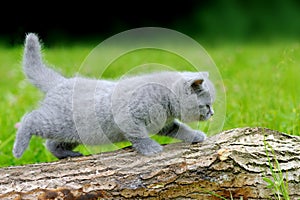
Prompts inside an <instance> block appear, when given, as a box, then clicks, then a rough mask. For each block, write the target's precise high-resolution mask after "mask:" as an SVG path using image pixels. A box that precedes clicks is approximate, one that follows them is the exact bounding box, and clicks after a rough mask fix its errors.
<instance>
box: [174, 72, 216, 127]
mask: <svg viewBox="0 0 300 200" xmlns="http://www.w3.org/2000/svg"><path fill="white" fill-rule="evenodd" d="M181 76H182V79H181V81H179V82H180V85H181V87H179V88H180V89H179V91H178V92H179V95H180V97H179V99H180V118H181V120H182V121H183V122H192V121H204V120H208V119H209V118H211V116H213V114H214V111H213V108H212V104H213V102H214V100H215V89H214V86H213V84H212V82H211V81H210V80H209V78H208V77H209V74H208V72H182V73H181Z"/></svg>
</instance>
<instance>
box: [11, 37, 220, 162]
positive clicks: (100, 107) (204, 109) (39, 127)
mask: <svg viewBox="0 0 300 200" xmlns="http://www.w3.org/2000/svg"><path fill="white" fill-rule="evenodd" d="M23 69H24V72H25V74H26V76H27V77H28V79H29V81H30V82H31V83H32V84H33V85H35V86H36V87H38V88H39V89H41V90H42V91H43V92H44V93H45V98H44V100H43V101H42V102H41V103H40V106H39V108H37V109H36V110H33V111H32V112H30V113H27V114H25V115H24V116H23V118H22V121H21V125H20V127H19V129H18V131H17V135H16V138H15V142H14V147H13V154H14V156H15V157H17V158H19V157H21V156H22V154H23V153H24V151H25V150H26V148H27V147H28V144H29V141H30V138H31V136H32V135H38V136H40V137H42V138H45V139H46V147H47V149H48V150H49V151H50V152H51V153H52V154H53V155H54V156H56V157H57V158H59V159H61V158H66V157H75V156H81V155H82V154H81V153H79V152H75V151H73V149H74V148H75V147H76V146H77V145H79V144H87V145H100V144H104V143H113V142H118V141H123V140H129V141H130V142H131V143H132V146H133V147H134V148H135V149H136V150H137V151H138V152H139V153H141V154H144V155H153V154H156V153H159V152H161V151H162V150H163V148H162V146H161V145H160V144H159V143H157V142H156V141H154V140H152V139H151V138H150V134H156V133H158V134H160V135H166V136H170V137H174V138H177V139H180V140H182V141H185V142H202V141H203V140H205V138H206V135H205V134H204V133H203V132H201V131H198V130H193V129H191V128H190V127H189V126H187V125H186V124H184V123H187V122H192V121H199V120H200V121H203V120H207V119H209V118H210V117H211V116H212V115H213V113H214V112H213V109H212V103H213V102H214V99H215V90H214V87H213V84H212V82H211V81H210V80H209V78H208V73H207V72H171V71H166V72H157V73H152V74H145V75H137V76H131V77H125V78H121V79H119V80H115V81H112V80H97V79H90V78H84V77H72V78H66V77H64V76H62V75H61V74H60V73H58V72H56V71H54V70H53V69H50V68H48V67H47V66H46V65H45V64H44V62H43V59H42V55H41V45H40V43H39V39H38V37H37V35H35V34H33V33H30V34H27V36H26V40H25V48H24V56H23Z"/></svg>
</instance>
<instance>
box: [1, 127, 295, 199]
mask: <svg viewBox="0 0 300 200" xmlns="http://www.w3.org/2000/svg"><path fill="white" fill-rule="evenodd" d="M264 136H266V137H264ZM264 138H266V141H267V142H268V143H269V144H270V145H271V146H272V147H273V148H274V150H275V154H276V159H277V160H278V162H279V164H280V166H281V169H282V171H283V172H284V175H285V176H286V177H287V178H288V181H289V193H290V197H291V199H292V200H293V199H298V198H300V137H297V136H291V135H287V134H284V133H280V132H277V131H274V130H270V129H266V128H237V129H233V130H228V131H224V132H222V133H220V134H218V135H215V136H212V137H210V138H208V139H207V140H206V141H205V142H203V143H198V144H186V143H174V144H169V145H165V146H164V152H163V153H160V154H159V155H155V156H150V157H146V156H142V155H139V154H137V153H136V152H135V151H133V150H132V149H131V148H126V149H122V150H117V151H113V152H106V153H101V154H97V155H92V156H83V157H79V158H72V159H64V160H60V161H57V162H52V163H42V164H34V165H24V166H16V167H6V168H0V177H1V178H0V199H144V198H145V199H204V200H205V199H220V198H218V197H216V196H215V195H213V194H217V195H220V196H222V197H224V198H226V199H230V195H232V196H233V197H234V199H240V197H243V199H244V200H247V199H270V197H272V191H271V190H270V189H267V187H266V183H265V182H264V181H263V179H262V178H263V177H264V176H268V177H269V178H271V179H272V177H271V173H270V168H269V165H268V159H267V155H266V150H265V147H264ZM270 156H273V155H272V154H270Z"/></svg>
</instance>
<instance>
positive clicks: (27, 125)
mask: <svg viewBox="0 0 300 200" xmlns="http://www.w3.org/2000/svg"><path fill="white" fill-rule="evenodd" d="M34 119H35V117H34V112H31V113H28V114H26V115H25V116H24V117H23V119H22V122H21V125H20V127H19V128H18V131H17V134H16V138H15V142H14V147H13V155H14V156H15V157H16V158H20V157H21V156H22V155H23V153H24V151H25V150H26V148H27V147H28V145H29V142H30V139H31V136H32V134H34V133H35V129H34V126H33V124H34Z"/></svg>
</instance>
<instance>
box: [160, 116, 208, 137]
mask: <svg viewBox="0 0 300 200" xmlns="http://www.w3.org/2000/svg"><path fill="white" fill-rule="evenodd" d="M158 134H159V135H165V136H169V137H173V138H176V139H180V140H182V141H184V142H191V143H194V142H202V141H204V140H205V139H206V135H205V133H203V132H201V131H198V130H193V129H192V128H190V127H189V126H188V125H186V124H183V123H181V122H179V121H178V120H174V121H173V122H172V123H170V124H168V125H166V126H165V127H164V128H163V129H162V130H161V131H160V132H159V133H158Z"/></svg>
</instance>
